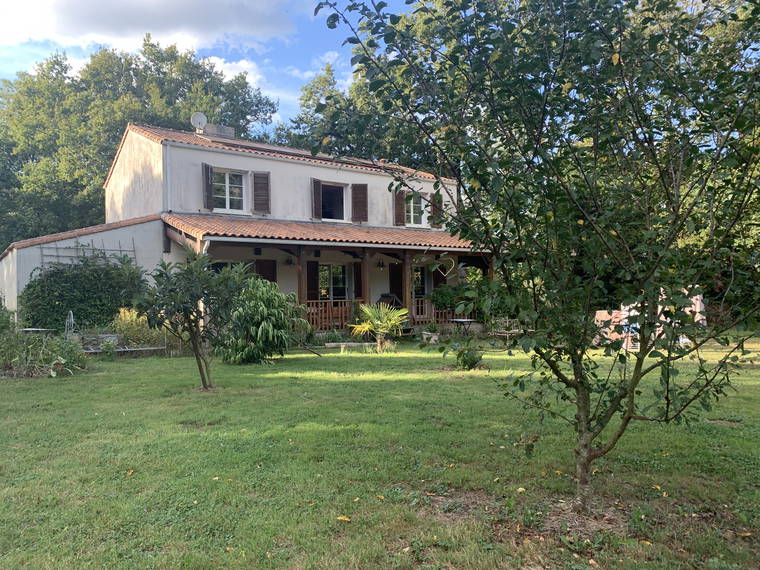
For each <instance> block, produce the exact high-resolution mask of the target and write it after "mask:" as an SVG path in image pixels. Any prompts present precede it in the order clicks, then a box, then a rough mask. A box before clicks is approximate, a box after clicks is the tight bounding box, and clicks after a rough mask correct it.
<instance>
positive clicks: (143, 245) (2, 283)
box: [0, 220, 184, 311]
mask: <svg viewBox="0 0 760 570" xmlns="http://www.w3.org/2000/svg"><path fill="white" fill-rule="evenodd" d="M163 228H164V224H163V222H162V221H160V220H156V221H151V222H144V223H142V224H135V225H131V226H126V227H122V228H116V229H112V230H105V231H102V232H98V233H94V234H90V235H85V236H81V237H79V238H71V239H65V240H60V241H57V242H52V243H46V244H42V245H33V246H30V247H24V248H20V249H13V250H11V251H10V252H9V254H8V255H7V256H6V257H4V258H3V259H2V260H0V293H1V294H2V295H3V296H4V298H5V304H6V307H7V308H8V309H10V310H12V311H17V310H18V295H19V294H21V292H22V291H23V290H24V287H26V285H27V283H29V280H30V279H31V277H32V275H33V273H34V271H35V270H36V269H37V268H38V267H40V266H41V265H42V259H43V257H42V255H43V248H44V251H45V255H46V259H47V260H52V258H50V257H49V256H50V255H53V254H54V251H55V248H56V246H57V247H58V248H59V249H62V250H63V249H65V248H73V247H76V246H77V244H82V245H86V246H87V247H90V246H93V247H95V248H98V249H118V248H119V247H120V246H121V248H122V249H132V248H133V247H134V250H135V258H136V262H137V265H139V266H140V267H142V268H143V269H145V270H146V271H151V270H153V269H154V268H155V267H156V266H157V265H158V263H159V262H160V261H161V260H162V259H166V260H167V261H178V260H180V259H182V258H183V257H184V254H183V253H182V250H181V249H180V248H179V247H178V246H177V245H176V244H172V252H171V253H170V254H164V253H163V231H164V230H163Z"/></svg>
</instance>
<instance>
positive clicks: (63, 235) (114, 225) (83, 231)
mask: <svg viewBox="0 0 760 570" xmlns="http://www.w3.org/2000/svg"><path fill="white" fill-rule="evenodd" d="M160 219H161V216H159V215H158V214H151V215H149V216H141V217H139V218H130V219H128V220H121V221H119V222H111V223H109V224H98V225H97V226H88V227H86V228H79V229H76V230H69V231H67V232H59V233H57V234H48V235H45V236H39V237H35V238H29V239H24V240H20V241H14V242H13V243H12V244H10V245H9V246H8V247H7V248H5V251H3V253H0V259H2V258H3V257H5V256H6V255H7V254H8V253H9V252H10V251H11V250H12V249H24V248H25V247H32V246H34V245H44V244H46V243H53V242H56V241H61V240H65V239H72V238H77V237H82V236H86V235H90V234H96V233H98V232H104V231H107V230H116V229H119V228H125V227H128V226H134V225H136V224H143V223H145V222H154V221H156V220H160Z"/></svg>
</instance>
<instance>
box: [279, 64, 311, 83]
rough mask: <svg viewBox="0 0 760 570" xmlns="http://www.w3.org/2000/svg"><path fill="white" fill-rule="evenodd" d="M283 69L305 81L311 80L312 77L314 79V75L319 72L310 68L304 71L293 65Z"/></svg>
mask: <svg viewBox="0 0 760 570" xmlns="http://www.w3.org/2000/svg"><path fill="white" fill-rule="evenodd" d="M283 71H284V72H285V73H287V74H288V75H292V76H293V77H297V78H298V79H301V80H303V81H309V80H311V79H314V76H315V75H316V74H317V72H316V71H314V70H311V69H309V70H307V71H303V70H301V69H298V68H297V67H295V66H293V65H289V66H288V67H286V68H285V69H283Z"/></svg>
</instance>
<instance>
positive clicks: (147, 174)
mask: <svg viewBox="0 0 760 570" xmlns="http://www.w3.org/2000/svg"><path fill="white" fill-rule="evenodd" d="M163 151H164V147H163V145H162V144H160V143H157V142H154V141H152V140H150V139H148V138H146V137H144V136H143V135H141V134H139V133H135V132H134V131H128V132H127V135H126V137H125V139H124V142H123V144H122V145H121V150H120V152H119V154H118V156H117V157H116V160H115V162H114V165H113V170H112V172H111V176H110V177H109V179H108V182H107V184H106V185H105V191H106V192H105V197H106V223H108V222H118V221H121V220H126V219H129V218H137V217H140V216H145V215H148V214H159V213H160V212H161V211H162V210H163V209H164V199H163V191H164V190H163V189H164V179H163V176H164V173H163Z"/></svg>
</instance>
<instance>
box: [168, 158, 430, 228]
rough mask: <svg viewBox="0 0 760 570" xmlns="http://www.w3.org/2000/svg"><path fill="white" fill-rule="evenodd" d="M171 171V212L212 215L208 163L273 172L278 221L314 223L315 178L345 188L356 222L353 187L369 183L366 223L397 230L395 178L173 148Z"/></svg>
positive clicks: (420, 185)
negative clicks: (206, 188) (206, 193)
mask: <svg viewBox="0 0 760 570" xmlns="http://www.w3.org/2000/svg"><path fill="white" fill-rule="evenodd" d="M167 150H168V157H167V170H168V178H169V184H170V190H169V197H168V202H167V204H168V206H167V207H168V209H170V210H173V211H175V212H185V213H199V212H201V213H208V210H204V208H203V177H202V167H201V165H202V164H203V163H207V164H210V165H212V166H213V167H215V168H220V169H222V168H224V169H230V170H238V171H243V172H249V171H250V172H269V173H270V187H271V214H270V215H269V217H270V218H273V219H288V220H301V221H309V220H311V219H312V210H311V208H312V198H311V179H312V178H317V179H319V180H322V181H323V182H325V183H335V184H339V185H345V186H346V187H347V191H346V193H345V194H344V200H343V203H344V217H345V219H346V220H349V221H350V220H351V193H350V185H351V184H367V197H368V204H367V205H368V214H369V216H368V217H369V220H368V222H366V225H370V226H393V194H392V193H391V192H389V191H388V184H389V183H390V182H391V181H392V178H391V177H390V176H388V175H385V174H381V173H370V172H364V171H361V170H355V169H352V168H348V167H342V168H341V167H338V166H322V165H318V164H313V163H300V162H298V161H294V160H284V159H274V158H266V157H257V156H252V155H246V154H242V153H234V152H229V153H225V152H219V151H210V150H204V149H197V148H190V147H177V146H172V145H169V146H168V147H167ZM415 184H416V185H417V186H416V187H417V189H418V190H420V191H421V192H426V193H432V192H433V182H432V181H427V180H425V181H418V182H415ZM245 192H246V200H245V206H244V207H245V209H246V212H245V213H250V210H251V204H252V196H251V189H250V183H249V180H247V177H246V188H245Z"/></svg>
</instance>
